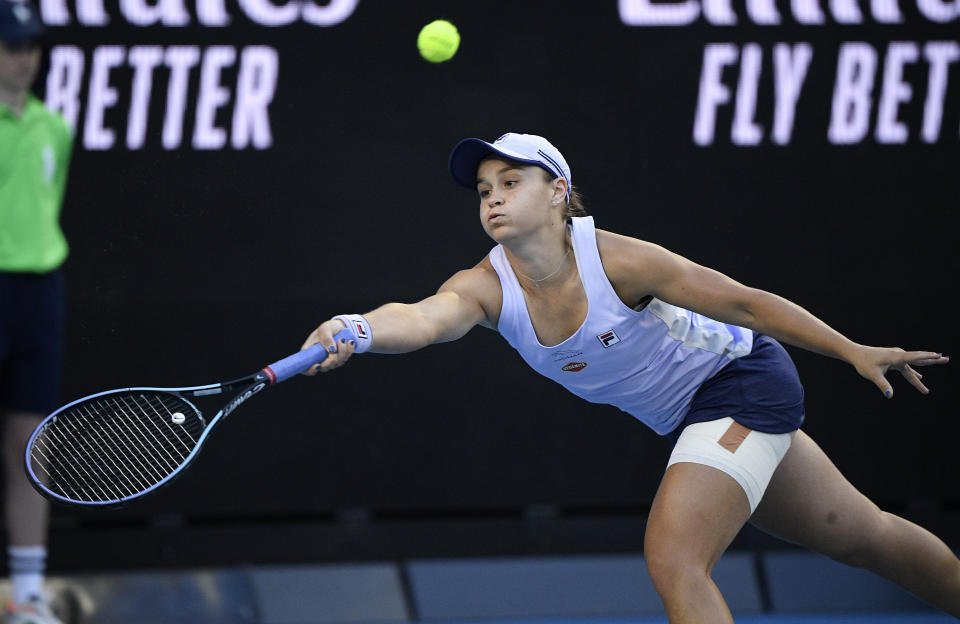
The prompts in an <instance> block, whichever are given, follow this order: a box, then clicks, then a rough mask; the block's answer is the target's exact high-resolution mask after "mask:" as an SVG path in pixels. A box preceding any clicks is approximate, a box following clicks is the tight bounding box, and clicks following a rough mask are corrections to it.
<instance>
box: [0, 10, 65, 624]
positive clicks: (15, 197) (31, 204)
mask: <svg viewBox="0 0 960 624" xmlns="http://www.w3.org/2000/svg"><path fill="white" fill-rule="evenodd" d="M44 35H45V29H44V25H43V22H42V21H41V19H40V15H39V13H38V11H37V8H36V7H35V6H33V5H32V4H30V3H28V2H26V1H16V0H0V422H2V423H3V470H4V489H3V504H4V520H5V526H6V538H7V539H6V543H7V553H8V571H9V574H10V580H11V583H12V586H13V591H12V596H11V598H10V601H9V602H8V603H7V604H6V608H5V614H4V615H5V617H6V619H5V621H6V622H7V623H8V624H60V620H59V619H57V618H56V616H55V615H54V614H53V612H52V611H51V609H50V607H49V604H48V599H47V596H46V594H45V592H44V569H45V565H46V557H47V547H46V542H47V525H48V516H49V508H48V505H47V503H46V501H45V500H44V499H43V498H42V497H41V496H40V495H39V494H37V493H36V492H35V491H34V490H33V488H32V487H31V486H30V485H29V483H28V482H27V478H26V476H25V473H24V469H23V461H24V460H23V455H24V448H25V446H26V442H27V440H28V438H29V437H30V434H31V433H32V431H33V429H34V428H35V427H36V426H37V425H38V424H39V423H40V421H41V420H42V418H43V417H44V416H45V415H46V414H48V413H50V412H52V411H53V410H54V409H55V408H56V407H57V403H58V400H59V397H58V393H59V383H60V368H61V353H62V344H61V343H62V338H63V322H64V308H65V302H64V299H65V297H64V278H63V271H62V268H61V267H62V265H63V262H64V260H65V259H66V257H67V242H66V239H65V238H64V235H63V232H62V231H61V229H60V223H59V221H60V209H61V205H62V200H63V195H64V188H65V186H66V180H67V168H68V165H69V162H70V154H71V150H72V144H73V138H72V133H71V131H70V129H69V128H68V127H67V124H66V123H65V122H64V120H63V119H62V118H61V117H60V116H59V115H57V114H54V113H52V112H50V111H49V110H47V108H46V107H45V106H44V104H43V103H42V102H41V101H40V100H38V99H37V98H36V97H35V96H34V95H33V94H32V93H31V91H30V88H31V86H32V85H33V82H34V80H35V79H36V77H37V72H38V71H39V69H40V60H41V55H42V42H43V38H44Z"/></svg>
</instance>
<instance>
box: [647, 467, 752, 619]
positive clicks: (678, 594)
mask: <svg viewBox="0 0 960 624" xmlns="http://www.w3.org/2000/svg"><path fill="white" fill-rule="evenodd" d="M749 517H750V504H749V503H748V501H747V496H746V494H745V493H744V491H743V488H742V487H741V486H740V485H739V484H738V483H737V482H736V481H735V480H734V479H733V478H732V477H731V476H729V475H727V474H726V473H724V472H721V471H720V470H717V469H716V468H711V467H709V466H705V465H702V464H694V463H686V462H684V463H677V464H673V465H671V466H670V467H669V468H668V469H667V472H666V474H665V475H664V477H663V481H662V482H661V483H660V489H659V490H658V491H657V495H656V497H655V498H654V501H653V506H652V508H651V510H650V516H649V520H648V522H647V532H646V536H645V539H644V556H645V558H646V562H647V569H648V570H649V572H650V577H651V579H653V584H654V587H656V589H657V593H659V594H660V598H661V600H663V604H664V607H665V608H666V611H667V617H668V618H669V619H670V622H671V624H681V623H688V622H689V623H693V622H697V623H703V624H707V623H710V624H712V623H724V624H729V623H731V622H733V618H732V617H731V615H730V610H729V609H728V608H727V605H726V603H725V602H724V600H723V596H721V595H720V591H719V590H718V589H717V586H716V585H714V583H713V580H712V579H711V578H710V572H711V570H712V569H713V566H714V564H716V562H717V561H718V560H719V559H720V556H721V555H722V554H723V552H724V551H725V550H726V549H727V546H729V545H730V542H732V541H733V538H734V537H735V536H736V535H737V533H738V532H739V531H740V529H741V528H742V527H743V525H744V523H746V521H747V518H749Z"/></svg>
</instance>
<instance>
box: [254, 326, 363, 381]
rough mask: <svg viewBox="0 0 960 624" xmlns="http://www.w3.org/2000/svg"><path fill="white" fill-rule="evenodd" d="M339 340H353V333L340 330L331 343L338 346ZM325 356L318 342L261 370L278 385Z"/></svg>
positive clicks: (325, 353) (323, 349)
mask: <svg viewBox="0 0 960 624" xmlns="http://www.w3.org/2000/svg"><path fill="white" fill-rule="evenodd" d="M341 339H343V340H353V333H351V331H350V330H349V329H342V330H340V331H339V332H337V335H336V336H334V337H333V341H334V343H336V344H340V340H341ZM327 355H328V354H327V350H326V348H325V347H324V346H323V345H322V344H320V343H319V342H318V343H317V344H315V345H313V346H312V347H309V348H307V349H304V350H303V351H299V352H297V353H294V354H293V355H288V356H287V357H285V358H283V359H282V360H278V361H276V362H274V363H273V364H271V365H270V366H268V367H266V368H265V369H263V370H264V372H265V373H266V374H267V377H269V378H270V383H271V384H278V383H280V382H281V381H286V380H288V379H290V378H291V377H295V376H297V375H299V374H300V373H302V372H303V371H305V370H307V369H308V368H310V367H311V366H313V365H314V364H319V363H320V362H322V361H324V360H325V359H327Z"/></svg>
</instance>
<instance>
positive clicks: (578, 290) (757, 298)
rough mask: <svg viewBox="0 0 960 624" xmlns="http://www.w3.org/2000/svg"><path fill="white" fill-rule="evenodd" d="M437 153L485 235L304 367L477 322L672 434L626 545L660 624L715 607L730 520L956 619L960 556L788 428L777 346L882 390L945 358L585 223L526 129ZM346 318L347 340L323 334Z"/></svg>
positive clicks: (422, 342)
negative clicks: (846, 331)
mask: <svg viewBox="0 0 960 624" xmlns="http://www.w3.org/2000/svg"><path fill="white" fill-rule="evenodd" d="M449 166H450V173H451V174H452V176H453V179H454V180H455V181H456V182H457V183H459V184H460V185H462V186H464V187H467V188H469V189H472V190H474V191H476V192H477V193H478V194H479V199H480V202H479V203H480V205H479V209H480V210H479V213H480V222H481V225H482V226H483V228H484V230H485V231H486V232H487V234H488V235H489V236H490V237H491V238H492V239H493V240H494V241H495V242H496V243H497V246H496V247H494V248H493V250H492V251H491V252H490V253H489V254H488V255H487V256H486V257H485V258H484V259H483V260H481V261H480V263H479V264H477V265H476V266H474V267H473V268H471V269H467V270H463V271H460V272H458V273H456V274H454V275H453V276H452V277H451V278H450V279H449V280H447V281H446V283H444V284H443V285H442V286H441V287H440V290H439V291H438V292H437V294H435V295H433V296H431V297H427V298H426V299H424V300H422V301H420V302H418V303H414V304H400V303H389V304H386V305H384V306H382V307H380V308H377V309H376V310H373V311H372V312H369V313H367V314H364V315H359V314H346V315H341V316H337V317H334V318H333V319H331V320H328V321H326V322H324V323H323V324H322V325H320V326H319V327H318V328H317V329H316V330H314V331H313V332H312V333H311V334H310V335H309V337H308V338H307V340H306V342H305V343H304V345H303V346H304V348H306V347H309V346H311V345H314V344H316V343H318V342H319V343H321V344H323V345H324V346H325V347H326V348H327V350H328V351H329V352H330V353H331V357H328V358H327V359H326V360H325V361H324V362H323V363H322V364H320V365H318V366H316V367H314V368H312V369H311V370H310V371H308V374H315V373H316V372H318V371H328V370H331V369H334V368H337V367H339V366H342V365H343V364H344V363H345V362H346V361H347V360H348V359H349V358H350V356H351V355H352V354H353V353H361V352H364V351H374V352H380V353H402V352H407V351H413V350H415V349H419V348H421V347H425V346H427V345H429V344H433V343H437V342H446V341H451V340H456V339H458V338H460V337H461V336H463V335H464V334H466V333H467V332H468V331H469V330H470V329H471V328H472V327H473V326H475V325H483V326H486V327H488V328H491V329H494V330H496V331H498V332H499V333H500V334H501V335H502V336H503V337H504V338H505V339H506V340H507V342H509V343H510V345H511V346H513V347H514V348H515V349H517V351H519V352H520V355H521V356H522V357H523V358H524V360H526V362H527V363H528V364H529V365H530V366H531V367H532V368H533V369H534V370H536V371H537V372H539V373H541V374H542V375H545V376H546V377H549V378H550V379H553V380H554V381H557V382H558V383H560V384H562V385H564V386H565V387H566V388H567V389H568V390H570V391H571V392H573V393H574V394H577V395H579V396H581V397H583V398H584V399H586V400H588V401H592V402H597V403H608V404H611V405H615V406H617V407H619V408H621V409H622V410H624V411H626V412H628V413H630V414H632V415H633V416H635V417H636V418H637V419H638V420H640V421H641V422H643V423H645V424H646V425H648V426H649V427H650V428H652V429H653V430H654V431H656V432H657V433H658V434H661V435H664V436H669V437H670V438H671V439H672V440H674V441H675V446H674V448H673V452H672V455H671V457H670V460H669V462H668V465H667V469H666V472H665V474H664V476H663V480H662V481H661V484H660V487H659V490H658V491H657V495H656V497H655V499H654V502H653V506H652V508H651V510H650V517H649V522H648V525H647V531H646V536H645V544H644V553H645V558H646V561H647V567H648V570H649V572H650V576H651V578H652V579H653V583H654V585H655V587H656V589H657V591H658V593H659V594H660V597H661V599H662V600H663V603H664V606H665V607H666V612H667V615H668V617H669V619H670V621H671V622H673V623H681V622H711V623H712V622H732V617H731V615H730V611H729V609H728V608H727V606H726V603H725V601H724V599H723V596H722V595H721V594H720V592H719V590H718V589H717V587H716V585H715V584H714V583H713V581H712V580H711V578H710V572H711V569H712V568H713V566H714V564H716V562H717V561H718V560H719V559H720V556H721V555H722V554H723V552H724V551H725V550H726V548H727V547H728V546H729V545H730V543H731V541H732V540H733V538H734V537H735V536H736V535H737V533H738V532H739V531H740V529H741V528H742V527H743V525H744V523H746V522H748V521H749V522H752V523H753V524H754V525H756V526H758V527H760V528H761V529H763V530H764V531H767V532H769V533H772V534H774V535H777V536H779V537H781V538H783V539H785V540H788V541H790V542H794V543H797V544H801V545H803V546H806V547H807V548H810V549H812V550H814V551H817V552H820V553H823V554H825V555H827V556H829V557H832V558H834V559H836V560H838V561H841V562H844V563H847V564H849V565H852V566H858V567H864V568H867V569H869V570H872V571H874V572H876V573H877V574H880V575H881V576H884V577H886V578H888V579H890V580H892V581H894V582H896V583H898V584H899V585H901V586H903V587H904V588H906V589H907V590H909V591H910V592H912V593H914V594H915V595H917V596H919V597H920V598H921V599H923V600H925V601H927V602H929V603H930V604H932V605H934V606H936V607H938V608H940V609H942V610H944V611H946V612H947V613H950V614H952V615H954V616H958V617H960V561H958V559H957V557H956V556H954V554H953V552H951V550H950V549H949V548H948V547H947V546H946V544H944V543H943V542H942V541H941V540H940V539H938V538H937V537H935V536H934V535H932V534H931V533H929V532H927V531H926V530H924V529H922V528H920V527H919V526H917V525H915V524H912V523H910V522H908V521H906V520H904V519H902V518H899V517H897V516H894V515H892V514H889V513H886V512H884V511H881V510H880V509H879V508H878V507H877V506H876V505H874V504H873V503H872V502H871V501H870V500H868V499H867V498H866V497H865V496H864V495H863V494H861V493H860V492H858V491H857V490H856V489H855V488H854V487H853V486H852V485H851V484H850V483H849V482H848V481H847V480H846V479H845V478H844V477H843V475H842V474H840V472H839V470H837V468H836V467H835V466H834V465H833V463H832V462H831V461H830V459H829V458H828V457H827V456H826V455H825V454H824V452H823V451H822V450H821V449H820V448H819V447H818V446H817V445H816V443H814V441H813V440H811V439H810V437H809V436H808V435H806V434H805V433H804V432H803V431H802V430H800V425H801V423H802V421H803V418H804V408H803V389H802V387H801V385H800V381H799V379H798V376H797V371H796V368H795V367H794V365H793V362H792V361H791V360H790V357H789V356H788V355H787V353H786V352H785V350H784V349H783V347H782V346H781V345H780V342H778V341H782V342H785V343H787V344H790V345H794V346H797V347H800V348H803V349H808V350H810V351H814V352H816V353H820V354H823V355H827V356H831V357H835V358H839V359H842V360H844V361H846V362H848V363H850V364H851V365H852V366H853V367H854V368H855V369H856V370H857V372H858V373H860V375H862V376H863V377H865V378H867V379H868V380H870V381H872V382H873V383H874V384H876V385H877V387H878V388H879V389H880V391H881V392H883V394H884V395H885V396H886V397H891V396H892V395H893V389H892V387H891V385H890V382H889V381H888V380H887V379H886V376H885V375H886V373H887V372H888V371H890V370H895V371H897V372H898V373H900V374H902V375H903V376H904V377H905V378H906V380H907V381H908V382H909V383H910V384H911V385H912V386H913V387H914V388H916V389H917V390H919V391H920V392H922V393H927V392H928V389H927V388H926V387H925V386H924V384H923V382H922V380H921V377H922V376H921V375H920V373H918V372H917V371H916V370H915V368H914V367H916V366H927V365H932V364H945V363H946V362H947V361H948V358H946V357H944V356H942V355H941V354H939V353H933V352H928V351H904V350H902V349H897V348H877V347H870V346H866V345H861V344H856V343H854V342H852V341H850V340H848V339H847V338H845V337H844V336H842V335H840V334H839V333H837V332H836V331H834V330H833V329H831V328H830V327H828V326H827V325H826V324H825V323H823V322H822V321H820V320H818V319H817V318H815V317H814V316H813V315H811V314H810V313H809V312H807V311H805V310H804V309H802V308H800V307H799V306H797V305H795V304H793V303H791V302H789V301H787V300H785V299H783V298H781V297H779V296H777V295H774V294H771V293H769V292H764V291H762V290H757V289H754V288H749V287H747V286H744V285H742V284H739V283H737V282H736V281H734V280H732V279H730V278H729V277H726V276H725V275H722V274H720V273H718V272H716V271H713V270H711V269H709V268H706V267H703V266H699V265H697V264H695V263H693V262H691V261H689V260H687V259H684V258H682V257H680V256H678V255H676V254H674V253H671V252H669V251H667V250H666V249H664V248H662V247H659V246H657V245H654V244H652V243H648V242H644V241H641V240H637V239H634V238H630V237H627V236H621V235H619V234H614V233H612V232H607V231H603V230H600V229H595V227H594V224H593V219H592V218H591V217H588V216H586V213H585V211H584V210H583V207H582V204H581V202H580V198H579V197H578V195H577V193H576V192H575V191H574V190H573V186H572V183H571V182H572V177H571V173H570V168H569V166H568V165H567V162H566V160H565V159H564V157H563V156H562V155H561V154H560V152H559V151H558V150H557V149H556V148H555V147H554V146H553V145H551V144H550V143H549V142H548V141H547V140H546V139H544V138H542V137H539V136H534V135H526V134H515V133H509V134H505V135H503V136H502V137H500V138H499V139H497V140H496V141H494V142H493V143H487V142H485V141H481V140H479V139H465V140H463V141H461V142H460V143H458V144H457V145H456V147H454V149H453V152H452V153H451V155H450V161H449ZM344 326H346V327H347V328H349V329H350V330H351V331H352V332H353V334H354V338H353V340H349V341H345V342H344V341H341V342H342V344H340V345H335V344H334V343H333V338H332V336H333V335H334V334H335V333H336V332H338V331H340V330H342V329H343V328H344Z"/></svg>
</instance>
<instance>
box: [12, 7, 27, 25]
mask: <svg viewBox="0 0 960 624" xmlns="http://www.w3.org/2000/svg"><path fill="white" fill-rule="evenodd" d="M13 14H14V16H15V17H16V18H17V19H18V20H20V23H21V24H26V23H27V22H29V21H30V9H28V8H27V7H25V6H23V5H22V4H16V5H14V6H13Z"/></svg>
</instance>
